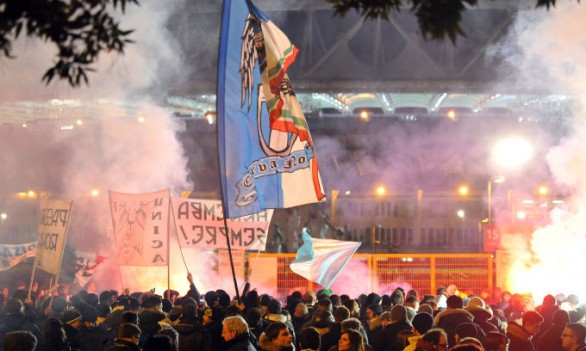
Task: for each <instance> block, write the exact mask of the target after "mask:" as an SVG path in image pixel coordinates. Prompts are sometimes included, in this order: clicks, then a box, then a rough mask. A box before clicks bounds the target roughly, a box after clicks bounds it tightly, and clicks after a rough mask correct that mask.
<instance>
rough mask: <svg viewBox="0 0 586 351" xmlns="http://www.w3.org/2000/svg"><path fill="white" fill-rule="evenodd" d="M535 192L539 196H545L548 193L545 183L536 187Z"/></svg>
mask: <svg viewBox="0 0 586 351" xmlns="http://www.w3.org/2000/svg"><path fill="white" fill-rule="evenodd" d="M537 193H538V194H539V195H541V196H545V195H547V194H548V193H549V187H548V186H547V185H541V186H540V187H539V188H537Z"/></svg>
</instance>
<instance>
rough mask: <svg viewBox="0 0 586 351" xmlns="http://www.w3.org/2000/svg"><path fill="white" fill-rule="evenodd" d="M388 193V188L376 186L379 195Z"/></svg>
mask: <svg viewBox="0 0 586 351" xmlns="http://www.w3.org/2000/svg"><path fill="white" fill-rule="evenodd" d="M386 193H387V189H386V188H385V187H384V186H382V185H381V186H378V187H377V188H376V194H377V195H378V196H384V195H385V194H386Z"/></svg>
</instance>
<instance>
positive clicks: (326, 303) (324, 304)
mask: <svg viewBox="0 0 586 351" xmlns="http://www.w3.org/2000/svg"><path fill="white" fill-rule="evenodd" d="M317 311H328V312H330V313H331V312H332V311H333V304H332V300H330V299H329V298H327V297H324V298H323V299H321V300H319V301H318V302H317Z"/></svg>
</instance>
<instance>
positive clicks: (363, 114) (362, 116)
mask: <svg viewBox="0 0 586 351" xmlns="http://www.w3.org/2000/svg"><path fill="white" fill-rule="evenodd" d="M360 119H361V120H363V121H368V111H360Z"/></svg>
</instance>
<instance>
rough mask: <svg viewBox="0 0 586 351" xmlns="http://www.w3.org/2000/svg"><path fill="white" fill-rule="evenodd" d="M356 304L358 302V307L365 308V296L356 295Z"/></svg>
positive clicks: (366, 301)
mask: <svg viewBox="0 0 586 351" xmlns="http://www.w3.org/2000/svg"><path fill="white" fill-rule="evenodd" d="M356 302H358V305H359V306H360V307H362V306H367V305H368V296H367V295H366V294H360V295H358V298H357V299H356Z"/></svg>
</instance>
